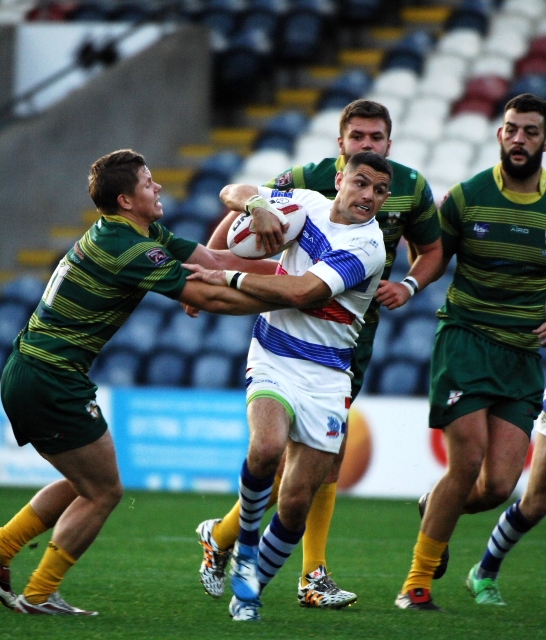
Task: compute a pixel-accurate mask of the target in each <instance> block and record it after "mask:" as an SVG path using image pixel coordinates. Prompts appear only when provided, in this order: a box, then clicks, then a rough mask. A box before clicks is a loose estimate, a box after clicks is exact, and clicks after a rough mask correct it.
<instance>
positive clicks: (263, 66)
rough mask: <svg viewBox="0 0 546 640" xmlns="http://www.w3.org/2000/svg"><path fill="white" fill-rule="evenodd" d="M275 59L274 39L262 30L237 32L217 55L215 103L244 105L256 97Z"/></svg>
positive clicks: (214, 82)
mask: <svg viewBox="0 0 546 640" xmlns="http://www.w3.org/2000/svg"><path fill="white" fill-rule="evenodd" d="M272 59H273V42H272V40H271V39H270V38H269V36H268V35H267V34H266V33H264V32H263V31H261V30H259V29H243V30H241V31H237V32H236V33H235V34H234V35H233V37H232V38H231V40H230V41H229V43H228V45H227V47H226V48H225V49H224V50H222V51H221V52H219V53H218V54H217V56H216V58H215V65H214V73H215V77H214V81H213V87H214V91H215V102H216V103H218V104H228V103H229V104H244V103H245V102H247V101H248V100H250V99H253V98H254V99H255V97H256V94H257V92H258V88H259V86H260V83H263V82H264V81H265V80H266V79H267V78H268V74H269V71H270V68H271V63H272Z"/></svg>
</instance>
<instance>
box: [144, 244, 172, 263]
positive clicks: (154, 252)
mask: <svg viewBox="0 0 546 640" xmlns="http://www.w3.org/2000/svg"><path fill="white" fill-rule="evenodd" d="M146 257H147V258H148V259H149V260H150V261H151V262H153V263H154V265H155V266H156V267H159V266H161V265H162V264H165V262H167V261H168V260H170V258H169V256H168V255H167V254H166V253H165V251H163V249H161V247H154V248H153V249H149V250H148V251H146Z"/></svg>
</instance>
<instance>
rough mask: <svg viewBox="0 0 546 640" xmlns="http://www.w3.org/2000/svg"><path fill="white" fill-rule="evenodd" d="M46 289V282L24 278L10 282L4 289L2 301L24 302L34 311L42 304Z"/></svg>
mask: <svg viewBox="0 0 546 640" xmlns="http://www.w3.org/2000/svg"><path fill="white" fill-rule="evenodd" d="M44 289H45V282H44V281H43V280H41V279H40V278H35V277H33V276H24V277H22V278H16V279H15V280H10V281H9V282H7V283H6V284H5V285H4V288H3V289H2V297H1V299H2V300H11V301H15V302H22V303H23V304H26V305H27V307H28V308H29V309H30V310H31V311H33V310H34V309H35V307H36V306H37V305H38V302H40V298H41V297H42V294H43V292H44Z"/></svg>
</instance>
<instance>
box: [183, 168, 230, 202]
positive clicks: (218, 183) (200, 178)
mask: <svg viewBox="0 0 546 640" xmlns="http://www.w3.org/2000/svg"><path fill="white" fill-rule="evenodd" d="M225 185H226V181H225V179H224V177H223V176H219V175H217V174H215V173H207V172H205V171H198V172H197V173H195V174H194V175H193V176H192V178H191V180H190V181H189V182H188V186H187V192H188V197H189V198H191V197H195V196H207V195H209V196H214V197H218V194H219V193H220V191H221V190H222V188H223V187H224V186H225Z"/></svg>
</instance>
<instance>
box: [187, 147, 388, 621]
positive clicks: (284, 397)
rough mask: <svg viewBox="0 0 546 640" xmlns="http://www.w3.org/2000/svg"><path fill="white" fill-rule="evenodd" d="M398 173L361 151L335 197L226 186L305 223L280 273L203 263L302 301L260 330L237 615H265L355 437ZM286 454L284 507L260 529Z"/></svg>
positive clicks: (281, 300) (260, 292)
mask: <svg viewBox="0 0 546 640" xmlns="http://www.w3.org/2000/svg"><path fill="white" fill-rule="evenodd" d="M391 176H392V170H391V167H390V165H389V163H388V162H387V160H385V159H384V158H382V157H381V156H379V155H377V154H375V153H370V152H360V153H356V154H354V155H353V156H352V157H351V159H350V160H349V162H348V163H347V166H346V167H345V169H344V170H343V172H338V174H337V176H336V188H337V190H338V194H337V196H336V198H335V199H334V201H333V202H331V201H330V200H329V199H328V198H326V197H325V196H323V195H321V194H320V193H317V192H316V191H310V190H308V189H295V190H293V191H291V192H279V191H277V190H273V189H269V188H267V187H259V188H258V187H254V186H251V185H244V184H241V185H229V186H227V187H225V188H224V189H223V190H222V192H221V194H220V197H221V198H222V200H223V201H224V203H225V204H226V205H227V206H229V207H230V208H232V209H235V210H244V209H248V208H249V207H248V204H249V202H252V205H253V208H252V215H253V217H255V219H256V218H257V217H258V216H266V217H267V216H269V215H271V214H270V213H268V208H269V206H270V205H271V204H272V205H273V206H275V204H276V202H279V203H286V202H293V203H295V204H300V205H302V206H303V207H304V209H305V211H306V212H307V219H306V221H305V225H304V227H303V230H302V232H301V233H300V235H299V238H298V240H297V241H296V242H295V243H293V244H292V245H290V247H289V248H288V249H286V250H285V251H284V252H283V254H282V257H281V260H280V262H279V267H278V269H277V275H276V276H275V277H273V278H272V277H270V276H258V275H254V274H248V275H247V274H244V273H243V274H240V273H237V274H233V273H232V272H224V271H220V272H217V271H216V272H214V271H212V272H211V271H206V270H204V269H202V268H198V269H197V268H196V267H193V268H194V269H196V270H197V273H196V276H197V277H200V278H204V279H205V281H206V282H212V283H214V284H217V285H223V286H226V285H230V286H234V285H233V283H234V282H235V283H236V286H237V288H238V289H241V290H242V291H246V292H249V293H251V294H252V295H254V296H256V297H259V298H262V299H263V300H266V301H268V302H271V303H278V304H283V305H285V306H286V305H288V306H290V307H292V306H296V307H298V308H297V309H292V308H287V309H282V310H279V311H273V312H269V313H262V314H261V315H260V316H259V318H258V320H257V321H256V324H255V325H254V330H253V333H252V341H251V344H250V350H249V353H248V361H247V370H246V388H247V415H248V422H249V426H250V444H249V448H248V453H247V457H246V459H245V461H244V463H243V467H242V471H241V476H240V479H239V500H240V503H241V508H240V518H239V533H238V536H237V542H236V544H235V547H234V551H233V558H232V577H231V586H232V589H233V593H234V596H233V598H232V600H231V602H230V606H229V611H230V614H231V616H232V617H233V619H234V620H238V621H239V620H240V621H246V620H256V619H258V618H259V613H258V609H259V607H261V601H260V596H261V593H262V591H263V589H264V587H265V586H266V585H267V584H269V582H270V581H271V580H272V579H273V578H274V576H275V575H276V574H277V572H278V571H279V570H280V568H281V567H282V566H283V565H284V563H285V562H286V560H288V558H289V556H290V554H291V553H292V551H293V550H294V549H295V547H296V546H297V544H298V542H299V540H300V539H301V537H302V536H303V532H304V529H305V521H306V517H307V513H308V511H309V508H310V507H311V503H312V501H313V497H314V495H315V493H316V491H317V490H318V488H319V487H320V485H321V484H322V482H323V480H324V478H325V477H326V476H327V474H328V472H329V470H330V467H331V466H332V463H333V461H334V458H335V456H336V454H337V453H338V452H339V449H340V447H341V443H342V441H343V439H344V434H345V431H346V424H347V415H348V412H349V406H350V393H351V377H352V373H351V370H350V366H351V359H352V351H353V348H354V345H355V339H356V336H357V334H358V329H359V328H360V325H361V323H362V320H363V316H364V313H365V312H366V308H367V307H368V305H369V303H370V301H371V300H372V299H373V295H374V293H375V290H376V289H377V286H378V285H379V281H380V278H381V275H382V273H383V268H384V266H385V256H386V254H385V247H384V243H383V234H382V232H381V229H380V228H379V225H378V224H377V221H376V220H375V214H376V213H377V211H379V209H380V207H381V206H382V204H383V203H384V201H385V200H386V199H387V197H388V196H389V185H390V181H391ZM285 451H286V462H285V468H284V473H283V480H282V484H281V486H280V490H279V496H278V512H277V513H276V514H275V515H274V516H273V518H272V520H271V523H270V525H269V526H268V528H267V529H266V531H265V532H264V534H263V536H262V537H261V538H260V524H261V520H262V517H263V514H264V513H265V510H266V507H267V504H268V502H269V496H270V494H271V492H272V490H273V484H274V481H275V473H276V471H277V469H278V466H279V463H280V461H281V458H282V457H283V455H284V453H285ZM342 606H343V605H342Z"/></svg>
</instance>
